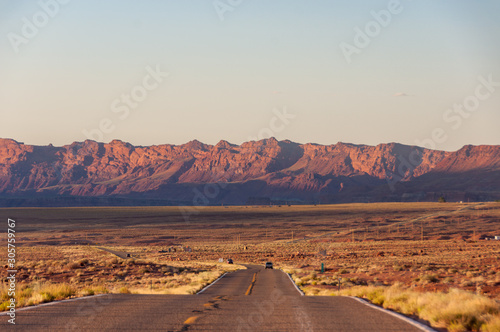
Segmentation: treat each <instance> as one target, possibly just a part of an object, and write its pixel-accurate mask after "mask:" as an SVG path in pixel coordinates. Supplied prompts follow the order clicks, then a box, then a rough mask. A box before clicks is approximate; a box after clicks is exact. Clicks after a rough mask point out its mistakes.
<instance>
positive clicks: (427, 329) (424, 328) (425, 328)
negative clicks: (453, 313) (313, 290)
mask: <svg viewBox="0 0 500 332" xmlns="http://www.w3.org/2000/svg"><path fill="white" fill-rule="evenodd" d="M346 297H350V298H351V299H354V300H356V301H359V302H361V303H363V304H364V305H367V306H369V307H371V308H373V309H377V310H380V311H382V312H385V313H386V314H389V315H391V316H394V317H396V318H399V319H401V320H403V321H405V322H407V323H408V324H411V325H413V326H415V327H416V328H418V329H420V330H422V331H425V332H436V330H434V329H432V328H431V327H429V326H427V325H424V324H422V323H420V322H417V321H415V320H413V319H411V318H409V317H406V316H405V315H402V314H400V313H397V312H394V311H391V310H387V309H384V308H381V307H379V306H376V305H375V304H372V303H370V302H368V301H366V300H364V299H361V298H359V297H354V296H346Z"/></svg>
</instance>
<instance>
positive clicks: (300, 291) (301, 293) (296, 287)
mask: <svg viewBox="0 0 500 332" xmlns="http://www.w3.org/2000/svg"><path fill="white" fill-rule="evenodd" d="M281 272H283V273H284V274H286V275H287V276H288V278H290V281H291V282H292V284H293V285H294V286H295V289H296V290H297V291H298V292H299V293H300V295H302V296H304V295H305V294H304V292H303V291H302V290H301V289H300V288H299V286H297V284H296V283H295V281H293V279H292V276H291V275H290V274H288V273H286V272H285V271H283V270H281Z"/></svg>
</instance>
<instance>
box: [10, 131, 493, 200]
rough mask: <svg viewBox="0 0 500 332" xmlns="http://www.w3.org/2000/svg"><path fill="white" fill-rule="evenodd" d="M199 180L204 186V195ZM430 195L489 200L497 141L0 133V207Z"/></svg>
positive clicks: (430, 197) (423, 197)
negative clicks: (422, 143) (453, 147)
mask: <svg viewBox="0 0 500 332" xmlns="http://www.w3.org/2000/svg"><path fill="white" fill-rule="evenodd" d="M208 187H212V189H211V190H212V192H209V193H204V192H205V191H206V189H207V188H208ZM199 192H201V193H202V194H201V198H203V199H201V200H200V194H199ZM436 195H444V196H446V195H448V196H449V197H450V198H451V199H457V200H465V199H471V198H472V200H478V199H498V198H499V197H500V146H497V145H479V146H473V145H466V146H464V147H462V148H461V149H459V150H457V151H453V152H447V151H440V150H430V149H425V148H422V147H418V146H410V145H404V144H400V143H387V144H378V145H376V146H370V145H363V144H351V143H343V142H338V143H336V144H331V145H320V144H314V143H306V144H300V143H295V142H292V141H289V140H283V141H278V140H276V139H275V138H269V139H263V140H260V141H249V142H244V143H242V144H241V145H237V144H231V143H229V142H227V141H224V140H221V141H219V142H218V143H217V144H215V145H210V144H205V143H202V142H200V141H198V140H192V141H190V142H187V143H185V144H181V145H172V144H161V145H151V146H134V145H132V144H130V143H127V142H123V141H121V140H113V141H111V142H109V143H100V142H95V141H91V140H85V141H83V142H73V143H71V144H68V145H63V146H61V147H54V146H52V145H47V146H43V145H42V146H39V145H26V144H24V143H20V142H17V141H15V140H13V139H1V138H0V205H2V206H13V205H16V204H17V205H23V204H26V201H30V202H33V201H34V202H35V203H30V204H35V205H36V204H37V203H36V201H37V200H38V201H40V200H42V201H43V200H45V201H47V200H49V203H44V204H46V205H51V204H52V203H50V199H48V198H49V197H50V198H53V199H54V200H57V199H60V198H61V197H66V198H67V197H72V198H75V197H79V200H80V201H81V200H84V198H86V197H87V198H89V199H90V198H91V200H94V201H96V200H97V199H102V200H103V201H104V202H109V201H110V199H118V198H120V199H124V200H126V201H127V202H130V201H132V204H133V201H134V200H138V199H141V200H146V201H147V200H151V201H161V202H163V204H172V205H191V204H194V205H199V204H203V205H218V204H247V203H252V202H266V201H269V202H282V201H285V202H287V201H292V202H297V203H311V202H322V203H337V202H358V201H400V200H434V199H435V197H436ZM203 196H204V197H203ZM13 198H16V199H17V200H18V201H19V202H20V203H15V202H13ZM197 199H198V200H197ZM69 201H71V200H69ZM197 202H198V204H197ZM200 202H201V203H200ZM54 204H56V205H57V204H59V203H54ZM99 204H100V203H99ZM128 204H129V203H126V205H128ZM62 205H64V204H62ZM70 205H71V204H70Z"/></svg>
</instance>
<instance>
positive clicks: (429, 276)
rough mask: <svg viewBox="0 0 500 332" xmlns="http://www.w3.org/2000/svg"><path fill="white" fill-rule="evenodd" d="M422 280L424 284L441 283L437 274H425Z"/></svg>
mask: <svg viewBox="0 0 500 332" xmlns="http://www.w3.org/2000/svg"><path fill="white" fill-rule="evenodd" d="M420 280H421V281H422V282H423V283H433V282H439V278H438V276H437V275H435V274H424V275H423V276H422V278H421V279H420Z"/></svg>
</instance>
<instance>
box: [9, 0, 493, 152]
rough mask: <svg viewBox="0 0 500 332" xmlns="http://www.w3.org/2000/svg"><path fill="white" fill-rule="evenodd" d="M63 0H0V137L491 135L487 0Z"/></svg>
mask: <svg viewBox="0 0 500 332" xmlns="http://www.w3.org/2000/svg"><path fill="white" fill-rule="evenodd" d="M60 1H61V3H62V2H67V3H65V4H59V2H57V1H56V0H41V1H24V0H0V112H1V113H0V114H1V120H0V137H3V138H13V139H15V140H18V141H21V142H25V143H29V144H39V145H42V144H43V145H45V144H49V143H52V144H54V145H64V144H69V143H71V142H73V141H83V140H85V139H86V138H87V137H90V138H94V139H97V140H99V141H104V142H109V141H111V140H112V139H121V140H123V141H128V142H131V143H132V144H135V145H151V144H164V143H172V144H182V143H185V142H187V141H190V140H193V139H198V140H200V141H202V142H205V143H210V144H215V143H217V142H218V141H219V140H221V139H224V140H227V141H229V142H231V143H237V144H240V143H242V142H244V141H247V140H249V139H257V138H263V137H268V136H269V135H272V136H275V137H276V138H278V139H290V140H292V141H296V142H300V143H306V142H314V143H320V144H333V143H336V142H338V141H342V142H350V143H358V144H369V145H376V144H379V143H387V142H400V143H404V144H411V145H421V146H422V145H424V146H427V147H435V148H437V149H442V150H456V149H458V148H460V147H461V146H463V145H465V144H500V130H499V129H500V125H499V124H500V19H499V18H500V1H498V0H482V1H470V0H442V1H440V0H413V1H411V0H401V1H400V2H399V5H398V4H397V3H395V2H394V1H389V0H384V1H376V0H367V1H348V0H345V1H340V0H337V1H334V0H316V1H307V0H302V1H299V0H273V1H269V0H220V1H212V0H203V1H202V0H190V1H182V0H178V1H173V0H172V1H166V0H165V1H158V0H149V1H148V0H141V1H139V0H137V1H126V0H108V1H102V0H72V1H68V0H65V1H62V0H60ZM396 2H397V1H396ZM56 4H57V5H56ZM372 12H374V13H376V14H373V13H372ZM387 14H389V15H387ZM155 71H156V72H160V73H159V74H158V73H157V74H153V75H152V74H151V73H152V72H155ZM166 73H168V76H167V75H166ZM478 77H483V80H480V79H478ZM488 81H490V83H488ZM496 82H499V83H496ZM127 98H128V99H127ZM464 103H465V108H464V106H460V105H463V104H464ZM455 104H456V105H457V107H456V108H455V109H453V107H454V105H455ZM460 107H462V111H460Z"/></svg>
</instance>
